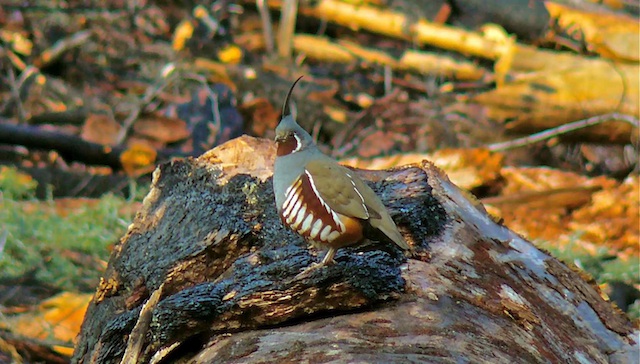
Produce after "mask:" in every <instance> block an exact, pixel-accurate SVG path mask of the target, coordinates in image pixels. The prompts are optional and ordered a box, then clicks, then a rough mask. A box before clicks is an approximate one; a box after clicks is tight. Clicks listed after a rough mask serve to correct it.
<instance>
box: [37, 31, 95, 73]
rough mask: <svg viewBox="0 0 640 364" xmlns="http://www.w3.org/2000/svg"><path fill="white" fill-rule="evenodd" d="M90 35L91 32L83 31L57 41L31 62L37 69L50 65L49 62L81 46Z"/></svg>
mask: <svg viewBox="0 0 640 364" xmlns="http://www.w3.org/2000/svg"><path fill="white" fill-rule="evenodd" d="M91 34H92V31H90V30H83V31H80V32H77V33H74V34H73V35H71V36H70V37H67V38H64V39H60V40H59V41H57V42H55V43H54V44H53V46H52V47H51V48H49V49H46V50H45V51H44V52H42V53H40V55H39V56H38V58H36V59H35V60H34V61H33V64H34V65H36V66H37V67H38V68H43V67H46V66H47V65H48V64H51V62H54V61H55V60H57V59H58V58H60V56H62V55H63V54H64V53H65V52H66V51H68V50H70V49H72V48H75V47H78V46H80V45H82V44H83V43H84V42H86V41H87V39H89V37H90V36H91Z"/></svg>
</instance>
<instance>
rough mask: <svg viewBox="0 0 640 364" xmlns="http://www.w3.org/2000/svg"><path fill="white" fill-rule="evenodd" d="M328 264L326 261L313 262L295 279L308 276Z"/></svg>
mask: <svg viewBox="0 0 640 364" xmlns="http://www.w3.org/2000/svg"><path fill="white" fill-rule="evenodd" d="M325 265H326V264H324V263H315V262H314V263H311V265H309V266H308V267H306V268H304V269H303V270H302V271H301V272H300V273H298V274H297V275H296V276H295V277H294V279H295V280H299V279H303V278H308V277H309V276H310V275H311V273H313V272H315V271H316V270H318V269H320V268H322V267H324V266H325Z"/></svg>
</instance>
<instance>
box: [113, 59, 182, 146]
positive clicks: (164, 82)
mask: <svg viewBox="0 0 640 364" xmlns="http://www.w3.org/2000/svg"><path fill="white" fill-rule="evenodd" d="M167 69H168V70H167ZM174 69H175V66H174V65H173V64H169V65H167V66H165V67H164V68H163V70H162V79H160V80H158V81H156V83H154V84H153V85H150V86H149V87H147V89H146V90H145V92H144V96H143V97H142V99H141V100H140V101H139V102H138V103H137V105H136V106H135V108H134V109H133V110H132V111H131V113H130V114H129V116H127V118H126V119H125V120H124V121H123V122H122V128H121V129H120V131H119V132H118V136H117V137H116V144H118V145H119V144H122V142H124V139H125V138H126V137H127V133H129V129H131V126H132V125H133V123H134V122H135V121H136V120H137V119H138V117H139V116H140V113H142V110H143V109H144V108H145V106H147V105H148V104H149V103H150V102H151V101H153V99H155V98H156V96H158V94H160V92H162V90H164V89H165V87H167V86H168V85H169V83H170V82H171V80H172V78H173V77H174V76H173V75H174V72H173V70H174Z"/></svg>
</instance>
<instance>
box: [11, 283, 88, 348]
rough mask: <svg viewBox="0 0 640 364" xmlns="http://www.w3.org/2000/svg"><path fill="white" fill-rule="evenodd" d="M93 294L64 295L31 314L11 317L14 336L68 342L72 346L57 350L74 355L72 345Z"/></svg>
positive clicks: (50, 299) (42, 305)
mask: <svg viewBox="0 0 640 364" xmlns="http://www.w3.org/2000/svg"><path fill="white" fill-rule="evenodd" d="M92 296H93V295H92V294H77V293H70V292H63V293H60V294H59V295H57V296H54V297H51V298H49V299H48V300H45V301H43V302H42V303H40V305H38V307H37V308H36V309H35V310H34V311H31V312H28V313H25V314H21V315H17V316H14V317H8V318H7V322H8V324H9V327H8V329H10V330H11V331H12V332H13V333H16V334H19V335H22V336H26V337H29V338H33V339H38V340H57V341H61V342H68V343H69V344H70V345H69V347H62V346H60V347H57V348H56V349H57V350H58V349H60V350H59V351H60V352H61V354H66V355H71V353H72V352H73V348H72V346H73V345H72V344H73V343H74V342H75V339H76V335H78V332H80V325H82V320H83V319H84V313H85V311H86V310H87V306H88V305H89V301H90V300H91V297H92Z"/></svg>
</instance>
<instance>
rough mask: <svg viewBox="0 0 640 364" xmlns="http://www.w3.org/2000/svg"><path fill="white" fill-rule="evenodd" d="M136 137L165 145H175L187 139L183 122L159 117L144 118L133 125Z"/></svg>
mask: <svg viewBox="0 0 640 364" xmlns="http://www.w3.org/2000/svg"><path fill="white" fill-rule="evenodd" d="M133 131H134V132H135V134H137V136H142V137H146V138H149V139H153V140H156V141H159V142H163V143H165V144H169V143H175V142H178V141H181V140H184V139H187V138H188V137H189V129H188V128H187V123H185V122H184V120H181V119H178V118H170V117H165V116H160V115H149V116H144V117H141V118H139V119H138V120H136V122H135V123H134V124H133Z"/></svg>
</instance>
